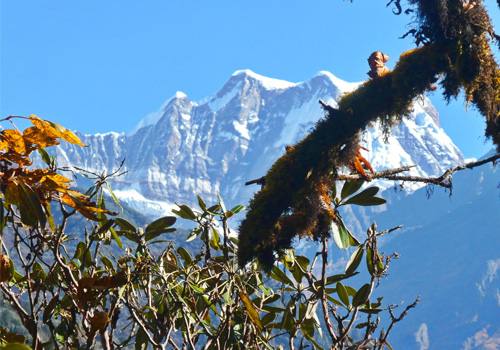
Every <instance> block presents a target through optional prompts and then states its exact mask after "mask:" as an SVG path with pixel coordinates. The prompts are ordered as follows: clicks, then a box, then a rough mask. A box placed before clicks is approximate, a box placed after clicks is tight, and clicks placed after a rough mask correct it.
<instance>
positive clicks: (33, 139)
mask: <svg viewBox="0 0 500 350" xmlns="http://www.w3.org/2000/svg"><path fill="white" fill-rule="evenodd" d="M23 137H24V139H25V140H26V141H28V142H29V143H33V144H35V145H38V146H40V147H48V146H54V145H58V144H59V142H58V141H57V139H56V138H54V137H50V136H48V135H47V134H46V133H44V131H43V130H40V129H39V128H37V127H36V126H31V127H29V128H27V129H26V130H24V132H23Z"/></svg>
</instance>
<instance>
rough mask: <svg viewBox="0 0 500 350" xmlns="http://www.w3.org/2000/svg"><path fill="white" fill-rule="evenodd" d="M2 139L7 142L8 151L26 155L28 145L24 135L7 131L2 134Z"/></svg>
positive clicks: (11, 130)
mask: <svg viewBox="0 0 500 350" xmlns="http://www.w3.org/2000/svg"><path fill="white" fill-rule="evenodd" d="M1 138H2V139H3V140H4V142H7V145H8V146H7V147H8V148H7V149H8V150H12V151H14V152H16V153H18V154H25V153H26V144H25V143H24V139H23V135H21V133H20V132H19V131H17V130H14V129H7V130H3V131H2V133H1Z"/></svg>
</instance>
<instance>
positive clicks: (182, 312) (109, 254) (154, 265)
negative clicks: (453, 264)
mask: <svg viewBox="0 0 500 350" xmlns="http://www.w3.org/2000/svg"><path fill="white" fill-rule="evenodd" d="M29 120H30V121H31V122H32V123H33V124H34V125H35V127H36V128H37V130H36V133H39V136H38V137H37V138H36V139H35V138H29V137H28V136H27V135H31V134H30V133H32V132H34V131H26V130H25V131H24V132H22V133H21V132H19V131H17V130H15V129H5V130H3V131H2V132H1V133H0V142H2V144H3V145H6V146H4V147H3V148H2V150H1V151H0V164H1V167H2V187H1V192H0V200H1V207H0V213H1V221H0V223H1V247H2V250H1V251H0V290H1V293H2V295H3V297H4V300H5V301H7V302H8V303H9V304H10V305H11V307H12V309H13V310H14V311H15V312H16V313H17V315H18V316H19V318H20V320H21V323H22V325H23V327H24V329H25V331H26V332H25V334H28V336H25V335H23V334H20V332H18V331H17V330H15V329H12V328H9V329H6V328H1V329H0V348H5V349H23V348H27V346H28V344H29V345H30V346H31V347H32V348H33V349H42V348H43V349H45V348H55V349H61V348H75V349H80V348H93V347H98V346H101V347H102V348H105V349H121V348H130V347H134V348H135V349H146V348H155V349H167V348H169V349H170V348H173V349H181V348H183V349H184V348H187V349H195V348H204V349H242V348H250V349H262V348H269V349H271V348H277V347H282V348H283V347H288V348H291V349H293V348H295V347H300V348H304V347H306V346H310V347H312V348H315V349H323V348H327V347H330V346H331V347H332V348H333V347H334V348H335V349H350V348H355V347H358V348H360V347H361V348H366V349H382V347H384V346H387V347H389V346H390V345H389V343H388V340H387V336H388V334H389V332H390V330H391V329H392V327H393V325H394V323H396V322H398V321H399V319H398V317H396V316H393V311H392V308H388V307H384V306H383V305H382V298H381V297H379V298H374V297H373V295H372V294H373V290H374V288H375V285H376V283H377V281H378V280H379V279H380V278H381V277H383V276H384V275H385V273H386V271H387V269H388V267H389V263H390V261H391V259H392V258H393V256H392V255H389V256H384V255H383V253H382V252H380V250H379V249H378V246H377V240H378V238H379V237H380V236H381V235H383V234H386V233H388V232H389V231H390V230H389V231H382V232H378V231H377V229H376V227H375V225H372V226H371V227H370V228H368V230H367V236H366V238H365V239H363V240H361V241H360V240H358V238H356V237H355V236H354V235H353V234H352V233H351V232H350V231H349V230H348V228H347V227H346V226H345V224H343V221H342V218H341V213H340V208H341V207H343V206H349V205H380V204H383V203H385V201H384V200H383V199H381V198H379V197H377V196H376V195H377V192H378V188H376V187H369V188H365V189H362V185H363V181H359V180H356V181H350V182H349V181H348V182H345V183H344V184H343V186H342V188H341V190H340V191H339V193H336V191H335V189H334V188H331V189H329V191H330V195H331V196H332V198H334V199H333V201H332V205H333V208H334V209H333V210H334V213H335V215H336V217H337V220H338V221H337V222H339V223H341V224H340V225H339V226H338V229H337V230H334V240H335V242H336V243H337V245H338V246H339V248H341V249H347V248H349V249H351V250H353V251H352V255H351V258H350V259H349V261H348V262H347V264H346V266H345V269H342V271H340V272H339V271H337V273H334V272H335V269H333V268H332V261H331V259H330V258H329V253H328V240H327V236H326V235H323V236H321V237H320V241H321V242H320V245H319V247H318V252H317V253H316V255H315V256H313V257H306V256H301V255H298V254H296V253H295V252H294V251H293V250H287V251H286V252H285V254H283V256H282V257H281V259H280V260H279V263H278V264H277V265H275V266H273V267H272V268H271V269H270V272H269V273H268V274H266V273H265V272H263V271H262V270H261V269H260V267H259V264H258V262H253V263H251V264H248V266H246V267H244V268H241V267H240V266H239V265H238V259H237V247H238V239H237V238H236V236H235V235H234V232H233V231H232V230H231V229H230V220H231V219H232V218H234V217H235V215H236V214H238V212H240V211H241V210H243V207H242V206H236V207H234V208H232V209H230V210H228V209H227V208H225V205H224V203H223V201H222V200H221V199H220V200H219V201H218V203H216V204H214V205H207V204H206V203H205V202H204V201H203V199H202V198H200V197H198V208H192V207H189V206H187V205H179V206H178V209H177V210H175V211H174V212H175V214H176V215H177V216H178V217H180V218H182V219H184V220H187V221H188V222H190V223H191V224H192V230H191V231H190V235H189V237H188V241H191V240H199V241H200V242H201V245H200V246H201V249H200V250H199V251H196V252H190V251H189V250H188V249H186V248H185V247H183V246H175V244H174V243H173V242H172V241H171V240H168V239H165V238H167V237H170V236H165V235H176V234H178V233H177V231H176V230H175V229H174V228H173V225H174V224H175V223H176V217H171V216H167V217H162V218H159V219H157V220H155V221H153V222H151V223H150V224H148V225H146V226H145V227H137V226H136V225H134V224H133V223H131V222H129V221H128V220H126V219H125V218H122V217H119V216H118V215H115V213H112V212H110V211H109V210H107V209H106V205H105V201H104V198H105V196H104V194H105V192H107V193H108V194H109V196H110V197H111V198H113V197H114V196H113V195H112V190H111V189H110V188H109V187H107V184H106V180H107V179H108V177H109V175H106V174H101V175H99V176H97V179H96V183H95V185H94V186H93V187H92V188H91V189H90V190H89V191H88V192H87V194H82V193H80V192H77V191H76V190H74V189H72V188H71V186H70V185H71V182H70V180H69V179H68V178H66V177H64V176H63V175H61V174H60V172H61V169H58V167H57V164H56V163H55V161H54V159H53V158H51V157H50V156H48V153H47V151H46V150H45V147H47V146H50V145H55V144H57V142H58V139H66V140H68V141H70V142H73V143H75V144H80V145H81V142H80V141H79V139H78V138H77V137H76V136H75V135H74V134H73V133H71V132H70V131H68V130H66V129H64V128H62V127H60V126H55V124H53V123H49V122H47V121H43V120H41V119H39V118H37V117H35V116H31V117H30V118H29ZM40 125H43V126H44V127H45V129H42V128H40V127H39V126H40ZM49 125H50V126H51V127H52V126H53V128H54V130H59V131H58V134H55V131H53V130H52V129H50V128H48V126H49ZM27 130H30V129H27ZM31 130H33V129H31ZM47 130H49V131H47ZM50 132H53V134H51V133H50ZM12 135H17V136H16V137H14V138H13V137H12ZM68 135H70V136H68ZM39 140H46V141H43V142H42V141H39ZM35 151H36V152H39V153H40V154H41V156H42V159H43V161H44V162H45V167H42V168H39V167H37V166H34V167H28V165H30V164H33V159H32V158H31V157H30V155H31V154H32V153H33V152H35ZM39 163H40V162H39ZM39 163H36V162H35V163H34V164H35V165H39ZM39 174H42V175H39ZM13 193H14V194H15V195H13ZM68 197H69V198H71V199H72V200H68V199H67V198H68ZM82 217H84V218H85V219H86V222H85V224H84V225H83V226H82V227H80V230H81V231H80V232H75V233H74V234H71V233H69V232H67V228H68V225H69V223H70V222H71V221H72V220H81V218H82ZM111 247H113V249H110V248H111ZM158 247H159V248H158ZM363 261H364V263H363ZM363 266H364V267H363ZM361 271H364V273H363V276H365V277H363V278H367V281H366V282H365V283H363V282H362V279H360V278H357V280H356V281H354V280H353V277H354V276H357V275H358V274H359V273H360V272H361ZM358 277H359V276H358ZM384 310H388V311H390V317H388V318H387V319H388V322H389V324H388V326H387V327H386V331H385V332H384V331H383V330H378V328H379V325H380V323H381V318H380V317H379V314H380V313H381V312H383V311H384ZM405 312H406V311H405ZM400 318H402V317H400Z"/></svg>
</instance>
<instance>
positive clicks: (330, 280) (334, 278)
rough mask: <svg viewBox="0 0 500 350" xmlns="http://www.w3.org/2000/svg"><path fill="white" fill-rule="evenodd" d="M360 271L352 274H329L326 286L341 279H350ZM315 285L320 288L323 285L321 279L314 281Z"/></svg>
mask: <svg viewBox="0 0 500 350" xmlns="http://www.w3.org/2000/svg"><path fill="white" fill-rule="evenodd" d="M357 274H358V272H353V273H351V274H347V273H341V274H338V275H333V276H328V277H327V278H326V281H325V286H328V285H330V284H334V283H337V282H339V281H342V280H345V279H348V278H350V277H352V276H355V275H357ZM314 286H315V287H316V288H318V287H319V286H321V281H316V282H314Z"/></svg>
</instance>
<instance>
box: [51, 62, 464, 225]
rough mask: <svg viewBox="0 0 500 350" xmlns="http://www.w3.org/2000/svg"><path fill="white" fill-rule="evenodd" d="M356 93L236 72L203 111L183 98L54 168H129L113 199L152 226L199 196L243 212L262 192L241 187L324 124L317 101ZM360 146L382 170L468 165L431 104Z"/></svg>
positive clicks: (66, 153) (422, 171) (329, 82)
mask: <svg viewBox="0 0 500 350" xmlns="http://www.w3.org/2000/svg"><path fill="white" fill-rule="evenodd" d="M358 85H359V83H348V82H345V81H343V80H341V79H339V78H337V77H335V76H334V75H333V74H331V73H329V72H320V73H318V74H317V75H316V76H315V77H313V78H312V79H310V80H308V81H305V82H301V83H290V82H287V81H282V80H277V79H271V78H267V77H263V76H261V75H258V74H256V73H254V72H252V71H249V70H242V71H237V72H235V73H234V74H233V75H232V76H231V77H230V78H229V80H228V81H227V82H226V83H225V84H224V86H223V87H222V88H221V89H220V91H218V92H217V93H216V94H215V95H214V96H212V97H209V98H206V99H205V100H204V101H202V102H194V101H191V100H190V99H189V98H188V97H187V96H186V95H185V94H184V93H181V92H178V93H177V94H176V95H175V96H174V97H172V98H171V99H169V100H168V101H167V102H166V103H165V104H164V105H163V107H162V108H161V109H160V110H159V111H158V112H157V113H154V114H153V115H150V116H149V117H148V118H146V119H144V120H142V121H141V122H140V123H139V124H138V126H137V128H136V130H135V131H134V132H133V133H131V134H125V133H115V132H110V133H106V134H96V135H83V136H82V139H83V141H84V142H85V143H86V144H87V145H88V147H86V148H83V149H81V148H76V147H73V146H71V145H63V146H62V147H60V148H59V149H58V151H57V152H58V158H59V161H60V163H61V164H65V165H70V166H71V165H72V166H78V167H82V168H85V169H93V170H97V171H111V170H112V169H114V168H116V167H117V166H118V165H119V164H120V162H121V161H122V159H125V170H127V174H126V175H124V176H122V177H121V178H119V179H117V180H116V181H115V182H114V183H113V187H114V188H115V189H116V194H117V195H118V197H120V198H121V199H122V200H123V201H125V202H129V203H131V204H132V206H134V207H135V208H136V209H139V210H141V211H146V212H148V213H151V215H152V216H156V215H161V214H162V213H164V212H165V211H166V210H168V209H169V208H170V206H171V205H172V203H180V202H183V203H191V202H193V199H194V197H195V196H194V194H200V195H202V196H203V197H205V198H208V199H210V198H214V196H215V195H216V194H217V193H221V194H222V196H223V197H224V198H225V199H226V200H227V201H229V202H231V203H245V202H246V201H247V200H248V199H249V198H250V196H251V194H252V193H253V191H255V189H256V188H255V187H245V186H244V185H243V184H244V182H245V181H247V180H249V179H253V178H257V177H260V176H262V175H264V174H265V173H266V171H267V169H268V168H269V167H270V166H271V164H272V163H273V162H274V161H275V160H276V159H277V158H278V157H279V156H280V155H281V154H283V152H284V147H285V145H288V144H293V143H295V142H297V141H298V140H300V139H301V138H302V137H304V135H306V134H307V133H308V131H310V130H311V128H312V127H313V126H314V124H315V122H316V121H317V120H318V119H319V118H321V117H322V116H323V112H322V110H321V108H320V105H319V104H318V100H319V99H322V100H324V101H326V102H328V103H330V104H335V100H336V99H338V98H339V96H341V95H342V94H343V93H345V92H348V91H351V90H353V89H355V88H356V87H357V86H358ZM363 139H364V145H365V146H366V147H367V148H368V149H369V150H370V152H368V153H367V154H366V156H367V158H368V159H370V161H371V162H372V165H373V166H374V167H375V168H376V169H377V170H382V169H386V168H391V167H398V166H401V165H413V164H415V165H417V168H415V169H414V170H413V173H414V174H419V175H436V174H438V173H440V172H442V171H443V170H444V169H445V168H447V167H449V166H451V165H455V164H457V163H459V162H461V161H462V155H461V153H460V151H459V150H458V149H457V147H456V146H455V145H454V144H453V142H452V141H451V140H450V138H449V137H448V136H447V135H446V133H445V132H444V131H443V130H442V129H441V128H440V127H439V117H438V113H437V111H436V110H435V109H434V107H433V106H432V105H431V104H430V102H429V100H428V99H427V98H425V97H422V98H421V99H417V100H416V101H415V103H414V112H413V113H412V115H411V116H410V117H409V118H408V119H406V120H404V121H403V122H402V123H401V124H400V125H399V126H397V127H396V128H395V129H394V130H393V133H392V135H391V136H390V137H389V139H388V140H387V142H384V140H383V136H382V133H381V131H380V130H379V128H378V127H377V125H374V126H373V127H372V128H371V129H370V130H368V131H367V132H366V133H365V135H364V136H363ZM381 185H382V186H389V184H384V183H381Z"/></svg>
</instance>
